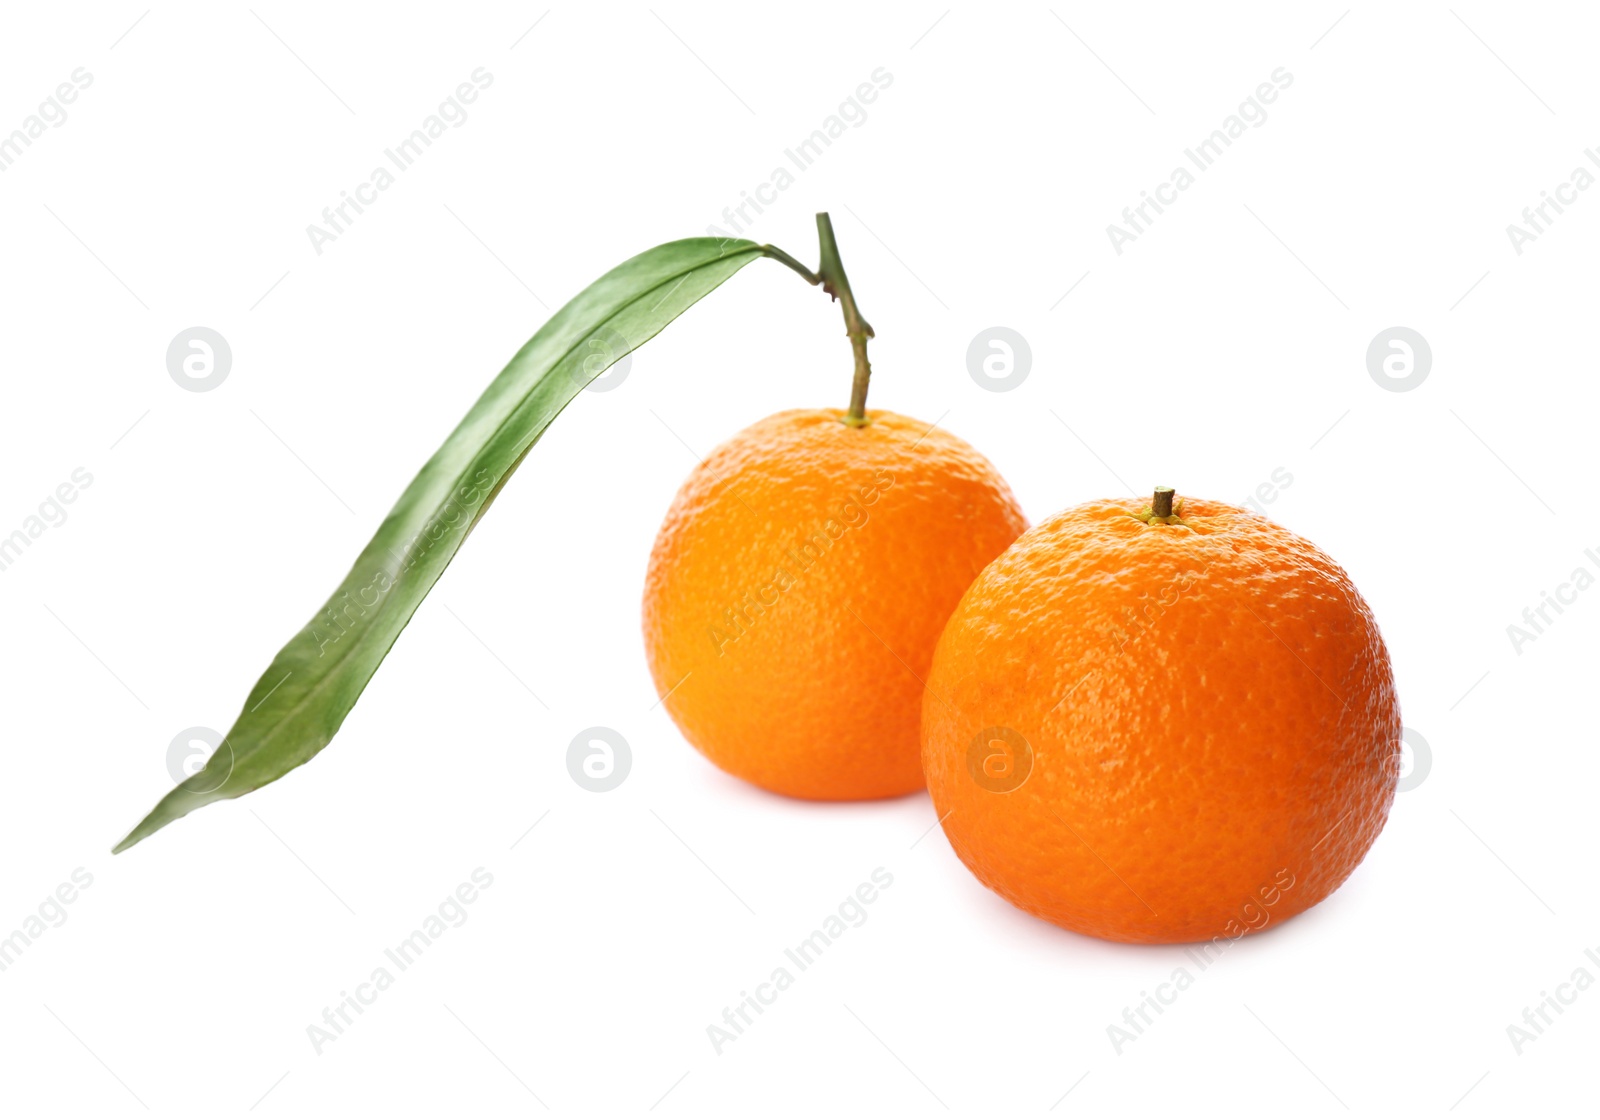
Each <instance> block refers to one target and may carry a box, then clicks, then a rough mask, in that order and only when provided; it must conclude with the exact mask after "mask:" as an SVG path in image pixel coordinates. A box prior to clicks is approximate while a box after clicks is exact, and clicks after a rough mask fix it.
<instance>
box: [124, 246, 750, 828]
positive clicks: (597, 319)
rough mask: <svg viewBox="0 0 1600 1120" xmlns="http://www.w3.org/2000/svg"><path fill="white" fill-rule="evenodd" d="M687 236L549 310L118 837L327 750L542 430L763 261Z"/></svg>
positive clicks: (258, 783)
mask: <svg viewBox="0 0 1600 1120" xmlns="http://www.w3.org/2000/svg"><path fill="white" fill-rule="evenodd" d="M761 254H762V250H761V246H759V245H756V244H755V243H754V242H750V241H734V240H724V239H720V238H709V237H701V238H690V239H688V240H685V241H674V242H670V243H669V244H666V245H659V246H657V247H656V248H654V249H651V250H649V251H648V252H645V253H641V254H640V255H639V256H637V257H634V258H633V259H632V260H630V261H627V262H625V263H624V264H621V265H619V266H617V267H616V268H614V269H612V270H611V271H610V272H608V273H606V274H605V275H604V276H602V277H601V278H600V279H599V280H596V281H595V282H594V283H593V284H591V285H590V286H589V287H587V288H585V289H584V290H583V291H582V292H581V293H579V294H578V295H577V296H576V297H575V298H574V299H573V300H572V302H570V303H568V304H567V305H566V306H565V307H563V308H562V309H561V310H560V311H558V312H556V314H555V315H554V316H553V317H552V318H551V319H550V321H549V322H548V323H546V324H545V325H544V326H543V327H542V328H540V330H539V332H538V333H537V334H535V335H534V336H533V338H531V339H530V340H529V341H528V344H527V345H526V346H524V347H523V348H522V349H521V350H519V351H518V352H517V355H516V356H515V357H514V358H512V359H511V362H510V364H509V365H507V366H506V368H505V369H504V370H502V371H501V373H500V376H498V377H496V378H495V379H494V382H493V383H492V384H490V386H489V388H488V389H487V390H486V391H485V392H484V394H483V396H481V397H479V398H478V402H477V403H476V404H474V405H473V406H472V410H471V411H470V412H468V413H467V415H466V418H465V419H463V420H462V421H461V423H460V424H458V425H457V426H456V429H455V431H453V432H452V433H451V434H450V438H449V439H447V440H445V442H444V446H442V447H441V448H439V450H438V451H437V452H436V453H435V454H434V456H433V458H431V459H429V460H428V462H427V465H425V466H424V467H423V468H422V470H421V471H420V472H419V473H418V475H417V477H416V478H415V479H413V480H412V482H411V485H410V486H408V487H406V491H405V493H404V494H402V495H400V500H399V501H398V502H396V503H395V505H394V508H393V509H392V510H390V511H389V515H388V516H387V517H385V518H384V520H383V524H382V525H380V526H379V527H378V532H377V534H376V535H375V536H374V537H373V538H372V540H371V542H370V543H368V545H367V547H366V548H365V549H363V550H362V552H361V555H360V556H359V557H357V558H356V562H355V566H354V567H352V568H351V569H350V574H349V575H348V576H346V577H345V579H344V582H343V583H341V584H340V585H339V588H338V590H337V591H335V592H334V593H333V596H332V597H331V598H329V600H328V601H327V603H325V604H324V605H323V607H322V609H321V610H319V611H318V612H317V613H316V615H315V616H314V617H313V618H312V619H311V621H310V622H309V623H308V624H307V625H306V626H305V628H304V629H302V630H301V631H300V632H299V633H298V634H296V635H295V636H294V637H293V638H291V639H290V640H289V644H288V645H286V646H284V647H283V649H282V650H280V651H279V652H278V656H277V657H276V658H274V659H273V661H272V664H271V666H270V667H268V669H267V671H266V672H265V673H263V674H262V676H261V679H260V680H258V681H257V682H256V684H255V687H254V688H252V689H251V690H250V695H249V696H247V697H246V698H245V702H244V711H243V712H241V713H240V715H239V718H238V719H237V720H236V721H235V723H234V725H233V728H232V729H231V730H230V731H229V732H228V735H227V737H226V738H225V739H224V740H223V742H222V745H221V746H219V747H218V748H217V749H216V751H215V752H214V753H213V754H212V756H211V758H210V759H209V760H208V761H207V763H206V766H205V768H204V769H202V770H200V771H199V772H198V773H195V774H193V775H191V776H190V777H189V778H187V779H185V780H184V781H183V782H182V783H181V784H179V785H178V786H177V787H175V788H174V789H173V790H172V791H171V792H169V793H168V794H167V795H166V796H165V797H163V798H162V799H161V801H160V802H159V803H157V805H156V807H155V808H154V809H152V810H151V811H150V813H149V815H148V816H146V817H145V818H144V820H142V821H140V822H139V824H138V826H137V827H135V828H134V830H133V831H132V832H130V833H128V835H127V836H126V837H125V838H124V839H123V840H122V842H121V843H120V844H118V845H117V846H116V848H115V849H113V850H114V851H118V852H120V851H122V850H123V849H124V848H130V847H132V846H133V845H134V844H137V843H138V842H139V841H140V840H143V839H144V838H145V837H146V836H149V835H150V834H151V833H153V832H155V831H157V830H158V829H161V828H163V827H165V826H166V825H168V824H171V823H172V822H173V821H175V820H177V819H178V818H179V817H182V816H184V815H186V814H188V813H191V812H193V811H194V810H196V809H198V808H200V807H201V806H202V805H209V804H210V803H211V802H213V801H221V800H223V799H225V798H230V797H239V796H240V795H242V794H246V793H249V792H250V791H251V790H253V789H259V788H260V787H262V786H264V785H266V784H267V783H269V782H273V781H276V780H277V779H279V778H281V777H283V776H284V775H285V774H287V773H288V772H289V771H290V770H293V769H294V768H295V767H296V766H300V765H303V764H304V763H306V762H308V761H310V760H311V758H312V756H314V755H315V754H316V753H317V752H318V751H320V750H322V748H323V747H325V746H327V745H328V742H329V740H331V739H332V738H333V736H334V733H335V732H337V731H338V730H339V726H340V724H342V723H343V722H344V718H345V716H346V715H348V714H349V712H350V709H351V708H352V707H354V706H355V702H356V700H357V699H358V698H359V697H360V695H361V692H362V690H363V689H365V688H366V686H367V682H368V681H369V680H371V679H372V674H373V673H374V672H376V671H377V668H378V665H379V664H380V663H381V662H382V661H383V659H384V656H385V655H386V654H387V653H388V652H389V647H390V646H392V645H393V644H394V642H395V639H396V638H398V637H399V636H400V631H401V630H403V629H405V625H406V623H407V622H409V621H410V620H411V616H412V615H413V614H414V613H415V612H416V609H417V607H418V606H419V605H420V604H421V602H422V600H423V598H424V597H425V596H426V595H427V594H428V591H429V590H430V589H431V588H432V587H433V585H434V582H435V581H436V580H438V578H439V576H440V575H441V574H442V573H443V572H444V569H445V568H446V566H448V565H449V563H450V561H451V559H452V558H453V557H454V556H455V554H456V550H457V549H458V548H460V547H461V542H462V541H463V540H464V539H465V537H466V535H467V533H468V532H469V531H470V530H471V528H472V526H473V525H474V524H475V523H476V522H477V520H478V518H480V517H482V516H483V512H484V510H486V509H487V508H488V506H489V503H490V502H491V501H492V500H493V499H494V496H495V495H496V494H497V493H499V490H500V487H501V486H503V485H504V484H505V481H506V479H507V478H508V477H509V476H510V474H511V472H512V471H514V470H515V469H516V468H517V465H518V464H519V463H520V462H521V461H522V458H523V456H525V455H526V454H527V453H528V450H529V448H531V447H532V446H533V444H534V442H535V441H536V440H538V438H539V436H540V435H541V434H543V432H544V430H545V428H547V427H548V426H549V425H550V422H551V421H552V420H554V419H555V418H556V416H557V415H558V414H559V413H560V412H561V410H562V409H563V408H565V407H566V406H567V404H568V403H569V402H570V401H571V400H572V398H573V397H574V396H576V395H577V394H578V392H579V391H580V390H582V389H583V387H584V386H585V385H587V384H588V383H589V382H590V381H592V380H594V378H596V377H598V376H599V375H600V374H602V373H604V372H605V370H606V368H607V367H608V366H610V365H611V364H612V363H613V362H615V361H616V360H617V359H619V358H621V357H622V356H623V355H625V354H627V353H628V352H629V351H631V350H633V349H634V348H635V347H637V346H639V345H641V344H643V343H644V342H646V341H648V340H649V339H651V338H653V337H654V336H655V335H656V334H657V333H658V332H659V331H660V330H661V329H662V328H663V327H665V326H666V325H667V324H668V323H670V322H672V320H673V319H676V318H677V317H678V316H679V315H680V314H682V313H683V312H684V311H686V310H688V308H689V307H691V306H692V305H693V304H694V303H695V302H697V301H698V300H699V299H700V298H701V297H702V296H704V295H706V294H707V293H708V292H710V291H712V289H714V288H716V287H717V286H718V285H719V284H721V283H722V282H723V281H724V280H726V279H727V278H728V277H730V276H732V275H733V274H734V273H735V272H737V271H739V270H740V269H741V268H743V267H744V266H745V265H747V264H749V263H750V262H751V261H753V260H755V259H756V258H758V257H760V256H761Z"/></svg>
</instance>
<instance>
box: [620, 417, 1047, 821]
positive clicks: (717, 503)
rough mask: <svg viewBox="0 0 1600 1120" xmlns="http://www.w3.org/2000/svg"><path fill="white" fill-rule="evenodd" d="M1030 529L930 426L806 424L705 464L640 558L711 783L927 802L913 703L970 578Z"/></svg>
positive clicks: (650, 623)
mask: <svg viewBox="0 0 1600 1120" xmlns="http://www.w3.org/2000/svg"><path fill="white" fill-rule="evenodd" d="M1026 528H1027V521H1026V519H1025V518H1024V517H1023V515H1022V511H1021V509H1020V508H1018V506H1017V503H1016V499H1015V498H1014V497H1012V494H1011V490H1010V488H1009V487H1008V486H1007V485H1006V483H1005V481H1004V479H1002V478H1001V477H1000V475H999V474H998V472H996V471H995V469H994V467H993V466H991V465H990V463H989V461H988V460H987V459H985V458H984V457H983V456H982V455H980V454H979V453H978V452H977V451H975V450H973V448H972V447H970V446H969V445H968V444H966V443H964V442H963V441H962V440H960V439H957V438H956V437H955V436H953V435H950V434H949V433H947V432H944V431H942V430H940V429H938V428H937V427H935V426H934V425H930V424H924V423H922V422H920V421H916V420H912V419H909V418H907V417H904V416H898V415H896V414H895V413H892V412H884V411H876V410H874V411H870V412H866V413H865V414H864V421H862V420H856V421H851V419H850V418H849V416H848V415H847V413H846V412H844V411H841V410H836V409H812V410H797V411H790V412H780V413H778V414H776V415H774V416H769V417H767V418H766V419H765V420H762V421H760V422H758V423H756V424H754V425H752V426H751V427H749V428H746V429H745V430H744V431H742V432H740V433H739V434H738V435H736V436H734V437H733V439H731V440H729V441H728V442H727V443H725V444H723V445H722V446H721V447H719V448H717V449H716V450H715V451H714V452H712V454H711V456H710V457H709V458H708V459H706V460H705V462H704V463H702V464H701V465H700V466H699V467H697V468H696V469H695V470H694V472H693V473H692V474H691V475H690V476H689V479H688V481H687V482H685V483H684V484H683V488H682V489H681V490H679V491H678V494H677V497H676V498H675V499H674V500H673V503H672V508H671V509H670V511H669V512H668V513H667V517H666V521H665V522H664V523H663V524H662V526H661V532H660V534H659V535H658V536H657V538H656V542H655V548H654V549H653V551H652V552H651V555H650V566H649V572H648V575H647V576H646V579H645V591H644V638H645V651H646V655H647V657H648V660H649V664H650V672H651V675H652V676H653V678H654V680H655V685H656V691H657V693H658V694H659V695H661V696H663V697H664V703H665V705H666V709H667V711H668V712H669V713H670V714H671V716H672V718H673V720H674V721H675V722H676V723H677V725H678V727H679V729H680V730H681V731H682V732H683V735H684V737H685V738H686V739H688V740H689V742H690V743H692V744H694V746H695V747H696V748H698V749H699V750H700V751H701V753H703V754H704V755H705V756H706V757H707V758H709V759H710V760H711V761H712V762H714V763H715V764H716V765H718V766H719V767H721V768H722V769H723V770H726V771H727V772H728V773H730V774H734V775H736V776H738V777H740V778H743V779H745V780H746V781H749V782H753V783H754V784H756V785H758V786H760V787H762V788H763V789H767V790H771V791H773V792H774V793H781V794H786V795H788V796H790V797H801V798H810V799H816V800H863V799H869V798H881V797H895V796H898V795H900V794H905V793H910V792H911V791H913V790H917V789H921V788H922V786H923V777H922V765H921V760H920V740H919V723H920V713H921V707H922V684H923V680H924V678H926V676H927V673H928V665H929V663H930V662H931V661H932V659H933V647H934V644H935V643H936V642H937V641H938V640H939V634H940V632H941V631H942V630H943V629H944V623H945V620H946V619H947V618H948V617H949V615H950V611H951V610H952V609H953V608H954V607H955V605H956V603H957V601H958V600H959V599H960V598H961V593H962V592H963V591H965V590H966V589H967V585H968V584H970V583H971V582H972V579H973V577H974V576H976V575H977V574H978V572H980V571H982V570H983V567H984V565H986V564H988V563H989V561H990V560H993V559H994V558H995V557H996V556H998V555H999V554H1000V552H1001V550H1002V549H1004V548H1005V547H1006V546H1007V545H1009V544H1010V543H1011V542H1012V541H1013V540H1015V539H1016V538H1017V535H1018V534H1019V533H1021V532H1022V531H1023V530H1024V529H1026Z"/></svg>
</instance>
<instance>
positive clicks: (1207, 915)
mask: <svg viewBox="0 0 1600 1120" xmlns="http://www.w3.org/2000/svg"><path fill="white" fill-rule="evenodd" d="M1172 499H1173V495H1172V492H1171V490H1170V489H1169V488H1165V487H1164V488H1162V490H1160V491H1158V492H1157V493H1156V497H1155V499H1154V500H1153V501H1152V502H1150V503H1148V504H1143V505H1141V504H1140V503H1137V502H1133V501H1096V502H1090V503H1088V504H1086V505H1081V506H1078V507H1076V508H1074V509H1070V510H1067V511H1065V512H1063V513H1060V514H1057V515H1056V516H1055V517H1053V518H1050V519H1049V520H1047V521H1045V522H1043V523H1042V524H1040V525H1038V526H1036V527H1035V528H1033V529H1031V530H1030V531H1028V532H1027V533H1025V534H1023V535H1022V537H1020V538H1019V539H1018V540H1017V541H1016V543H1015V544H1013V545H1012V546H1011V547H1010V548H1008V549H1007V550H1006V551H1005V552H1004V553H1002V554H1001V555H1000V556H999V557H998V558H997V559H996V560H995V561H994V562H993V563H992V564H990V565H989V566H988V567H987V568H986V569H984V571H983V573H982V574H981V575H979V576H978V578H977V579H976V580H975V581H974V582H973V584H972V586H971V587H970V588H969V589H968V590H967V592H966V594H965V595H964V596H963V597H962V600H961V603H960V604H959V606H957V607H956V609H955V611H954V613H953V614H952V616H951V618H950V621H949V623H948V624H947V626H946V627H945V631H944V634H943V636H942V637H941V638H940V640H939V644H938V648H937V651H936V652H935V654H934V659H933V668H932V670H931V673H930V675H929V677H928V681H927V690H926V694H925V696H924V698H923V710H922V728H923V732H922V733H923V765H924V767H925V770H926V773H927V779H928V786H929V790H930V792H931V793H932V796H933V804H934V808H935V810H936V812H937V813H938V815H939V817H940V819H941V820H942V821H943V822H944V825H943V827H944V831H945V834H946V836H948V837H949V839H950V843H951V846H952V847H953V848H954V850H955V852H956V855H957V856H958V857H960V859H961V861H962V862H963V863H965V864H966V866H967V867H968V868H969V869H970V870H971V871H972V872H973V873H974V874H975V875H976V876H977V877H978V879H979V880H981V881H982V882H983V883H984V884H985V885H987V886H988V887H990V888H991V889H992V890H994V891H996V892H997V893H999V894H1000V895H1001V896H1003V897H1004V898H1006V899H1007V900H1009V901H1010V902H1012V903H1014V904H1015V905H1017V906H1019V907H1021V908H1022V909H1023V910H1026V911H1028V912H1029V913H1032V914H1035V915H1037V916H1039V917H1041V918H1044V919H1046V920H1047V921H1050V922H1054V923H1055V924H1056V925H1059V926H1063V927H1065V928H1067V929H1070V930H1076V931H1078V932H1080V933H1086V934H1090V935H1092V936H1095V937H1101V938H1107V939H1110V940H1113V941H1129V942H1190V941H1201V940H1206V939H1214V938H1234V937H1238V936H1243V935H1244V934H1246V933H1251V932H1255V931H1257V930H1259V929H1262V928H1265V927H1266V926H1267V925H1269V924H1270V923H1274V922H1280V921H1282V920H1284V919H1287V918H1289V917H1292V916H1293V915H1295V914H1297V913H1299V912H1301V911H1303V910H1305V909H1307V908H1308V907H1310V906H1313V905H1315V904H1316V903H1317V902H1319V901H1321V900H1322V899H1323V898H1325V897H1327V896H1328V895H1329V894H1330V893H1332V892H1333V891H1334V890H1335V889H1336V888H1337V887H1338V886H1339V885H1340V884H1341V883H1342V882H1343V881H1344V880H1345V878H1346V877H1347V876H1349V874H1350V873H1351V871H1352V870H1353V869H1354V868H1355V866H1356V865H1357V864H1358V863H1359V862H1360V861H1361V859H1362V858H1363V856H1365V854H1366V852H1367V850H1368V849H1369V848H1370V847H1371V846H1372V843H1373V841H1374V840H1375V839H1376V838H1377V836H1378V833H1379V832H1380V831H1381V830H1382V828H1383V825H1384V822H1385V821H1386V820H1387V818H1388V815H1389V809H1390V806H1391V804H1392V802H1393V800H1394V794H1395V785H1396V782H1397V780H1398V776H1399V760H1400V735H1401V727H1400V707H1399V701H1398V699H1397V697H1396V693H1395V684H1394V675H1393V671H1392V669H1391V666H1390V661H1389V654H1388V651H1387V649H1386V648H1385V647H1384V643H1383V639H1382V637H1381V636H1380V634H1379V632H1378V625H1377V623H1376V621H1375V620H1374V618H1373V615H1372V611H1371V610H1370V609H1369V607H1368V606H1367V603H1366V602H1365V600H1363V599H1362V597H1361V594H1360V592H1358V591H1357V590H1356V588H1355V585H1354V584H1353V583H1352V582H1351V580H1350V577H1349V576H1348V575H1347V574H1346V573H1345V572H1344V570H1343V569H1342V568H1340V567H1339V565H1338V564H1336V563H1334V561H1333V560H1332V559H1330V558H1329V557H1328V556H1327V555H1326V554H1325V553H1323V552H1322V551H1321V550H1320V549H1318V548H1317V547H1316V546H1315V545H1313V544H1312V543H1310V542H1309V541H1307V540H1305V539H1303V538H1301V537H1299V536H1296V535H1295V534H1294V533H1292V532H1290V531H1289V530H1287V529H1284V528H1282V527H1281V526H1278V525H1276V524H1274V523H1273V522H1271V521H1269V520H1267V519H1266V518H1264V517H1261V516H1259V515H1257V514H1255V513H1252V512H1250V511H1249V510H1245V509H1240V508H1237V507H1234V506H1230V505H1225V504H1223V503H1221V502H1210V501H1203V500H1199V499H1193V498H1191V499H1187V500H1185V501H1179V502H1177V503H1176V504H1173V501H1172Z"/></svg>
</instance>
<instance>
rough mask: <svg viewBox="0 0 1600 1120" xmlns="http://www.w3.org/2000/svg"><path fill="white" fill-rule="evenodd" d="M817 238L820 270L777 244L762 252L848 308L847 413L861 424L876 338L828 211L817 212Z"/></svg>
mask: <svg viewBox="0 0 1600 1120" xmlns="http://www.w3.org/2000/svg"><path fill="white" fill-rule="evenodd" d="M817 240H818V242H819V243H820V244H821V248H822V263H821V264H820V265H819V266H818V267H817V271H816V272H812V271H811V270H810V269H808V268H806V266H805V265H803V264H801V263H800V262H799V261H797V260H795V259H794V258H793V257H791V256H790V255H789V254H788V253H785V252H784V251H783V250H782V249H779V248H777V247H776V246H774V245H763V246H762V252H763V253H764V254H765V255H767V256H768V257H771V258H772V259H773V260H775V261H777V262H778V263H779V264H782V265H786V266H787V267H789V268H791V269H793V270H794V271H795V272H798V273H799V274H800V275H801V276H803V277H805V279H806V281H807V283H811V284H820V285H822V290H823V291H825V292H827V293H828V294H829V295H830V296H832V297H833V298H834V299H836V300H838V301H839V304H840V307H841V308H842V309H843V311H844V333H845V335H846V336H847V337H848V338H849V339H850V350H851V353H852V354H854V356H855V367H856V368H855V379H854V381H853V382H852V383H851V386H850V410H849V411H848V412H847V413H845V423H847V424H850V425H852V426H860V425H862V424H865V423H866V422H867V383H868V381H870V380H871V378H872V365H871V363H870V362H868V361H867V339H869V338H872V337H873V334H872V325H871V324H870V323H868V322H867V321H866V320H865V319H863V318H862V317H861V309H860V308H858V307H857V306H856V297H855V293H854V292H852V291H851V290H850V278H849V277H848V276H846V275H845V271H844V262H843V261H841V260H840V259H839V243H838V241H836V240H835V239H834V236H833V222H832V221H831V220H830V219H829V217H828V215H827V213H826V212H823V213H820V214H818V215H817Z"/></svg>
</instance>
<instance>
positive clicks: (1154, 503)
mask: <svg viewBox="0 0 1600 1120" xmlns="http://www.w3.org/2000/svg"><path fill="white" fill-rule="evenodd" d="M1172 495H1173V489H1172V487H1170V486H1157V487H1156V495H1155V497H1154V498H1152V499H1151V500H1150V512H1151V513H1153V514H1155V515H1156V516H1157V517H1171V516H1172Z"/></svg>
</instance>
